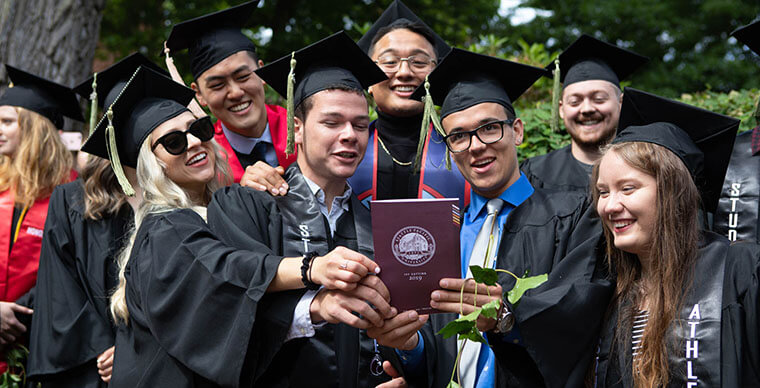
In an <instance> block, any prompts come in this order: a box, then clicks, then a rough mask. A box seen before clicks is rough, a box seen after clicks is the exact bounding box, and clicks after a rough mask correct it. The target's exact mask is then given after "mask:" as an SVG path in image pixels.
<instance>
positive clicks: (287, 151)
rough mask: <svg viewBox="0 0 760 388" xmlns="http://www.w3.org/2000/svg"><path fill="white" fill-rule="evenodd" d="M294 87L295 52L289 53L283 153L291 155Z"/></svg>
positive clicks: (293, 141) (293, 123)
mask: <svg viewBox="0 0 760 388" xmlns="http://www.w3.org/2000/svg"><path fill="white" fill-rule="evenodd" d="M295 87H296V52H295V51H293V52H291V53H290V72H289V73H288V92H287V96H286V97H287V102H286V105H287V110H288V145H287V147H286V148H285V155H293V154H294V153H295V147H296V145H295V141H296V140H295V137H296V136H295V119H294V116H293V115H294V112H293V111H294V110H295V107H294V106H293V104H294V102H293V93H294V92H295Z"/></svg>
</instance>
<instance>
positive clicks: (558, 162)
mask: <svg viewBox="0 0 760 388" xmlns="http://www.w3.org/2000/svg"><path fill="white" fill-rule="evenodd" d="M520 169H521V170H522V172H523V173H525V176H526V177H527V178H528V180H529V181H530V184H531V185H533V187H535V188H543V189H555V190H562V191H581V192H583V193H588V191H589V176H590V175H591V166H589V165H586V164H583V163H581V162H579V161H578V160H577V159H575V158H574V157H573V154H572V152H571V150H570V146H569V145H568V146H566V147H563V148H560V149H558V150H554V151H552V152H549V153H548V154H545V155H540V156H536V157H533V158H530V159H528V160H525V161H524V162H522V164H521V165H520Z"/></svg>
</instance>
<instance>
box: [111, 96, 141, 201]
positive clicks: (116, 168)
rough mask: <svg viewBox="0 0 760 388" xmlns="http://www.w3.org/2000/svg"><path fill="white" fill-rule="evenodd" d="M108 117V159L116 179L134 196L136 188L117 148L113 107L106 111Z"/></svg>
mask: <svg viewBox="0 0 760 388" xmlns="http://www.w3.org/2000/svg"><path fill="white" fill-rule="evenodd" d="M106 117H108V127H106V148H107V149H108V159H109V160H110V161H111V168H112V169H113V172H114V174H115V175H116V180H118V181H119V185H121V189H122V190H123V191H124V194H126V195H127V196H130V197H133V196H134V195H135V189H133V188H132V185H131V184H129V180H128V179H127V176H126V175H125V174H124V169H123V168H122V166H121V159H120V158H119V151H118V149H117V148H116V134H115V133H114V128H113V109H112V108H111V107H109V108H108V112H106Z"/></svg>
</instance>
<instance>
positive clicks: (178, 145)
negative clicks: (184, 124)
mask: <svg viewBox="0 0 760 388" xmlns="http://www.w3.org/2000/svg"><path fill="white" fill-rule="evenodd" d="M188 133H190V134H192V135H193V136H195V137H197V138H198V140H200V141H209V140H211V138H212V137H214V125H213V124H211V118H210V117H208V116H206V117H201V118H199V119H198V120H195V121H193V122H192V123H191V124H190V126H189V127H188V128H187V130H186V131H171V132H169V133H167V134H165V135H163V136H161V137H160V138H158V140H156V142H155V143H153V146H152V147H151V151H155V150H156V147H158V145H159V144H160V145H163V146H164V149H165V150H166V152H168V153H170V154H172V155H182V154H183V153H185V151H187V134H188Z"/></svg>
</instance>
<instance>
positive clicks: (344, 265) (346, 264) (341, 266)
mask: <svg viewBox="0 0 760 388" xmlns="http://www.w3.org/2000/svg"><path fill="white" fill-rule="evenodd" d="M347 268H348V260H346V261H344V262H343V264H341V265H340V269H347Z"/></svg>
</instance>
